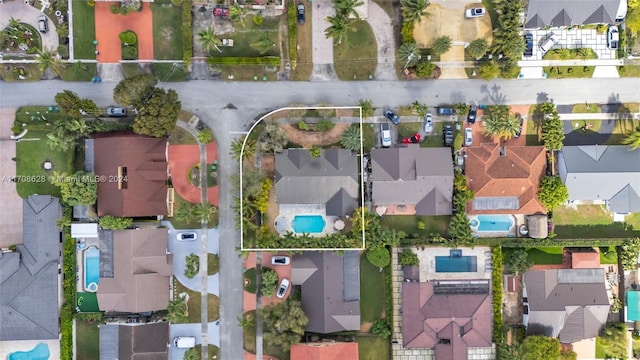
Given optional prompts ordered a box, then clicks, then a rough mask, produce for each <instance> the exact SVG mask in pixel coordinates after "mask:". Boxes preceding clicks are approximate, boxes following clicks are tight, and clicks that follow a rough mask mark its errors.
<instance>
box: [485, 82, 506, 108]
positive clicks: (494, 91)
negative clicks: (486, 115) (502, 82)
mask: <svg viewBox="0 0 640 360" xmlns="http://www.w3.org/2000/svg"><path fill="white" fill-rule="evenodd" d="M480 92H481V93H485V95H484V97H483V98H482V102H484V103H485V104H487V105H505V104H506V103H507V95H506V94H504V93H502V92H501V91H500V86H498V84H494V85H493V86H492V87H491V88H489V86H488V85H481V86H480Z"/></svg>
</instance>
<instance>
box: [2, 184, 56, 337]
mask: <svg viewBox="0 0 640 360" xmlns="http://www.w3.org/2000/svg"><path fill="white" fill-rule="evenodd" d="M61 216H62V207H61V206H60V202H59V201H58V199H57V198H54V197H51V196H49V195H31V196H29V197H28V198H27V199H25V200H24V205H23V207H22V217H23V226H24V230H23V234H24V241H23V244H22V245H17V250H18V251H17V252H10V253H0V321H1V323H0V341H5V340H45V339H58V334H59V329H58V288H59V286H58V263H59V261H60V246H61V245H60V241H61V240H60V239H61V237H60V229H58V227H57V226H56V220H57V219H58V218H60V217H61Z"/></svg>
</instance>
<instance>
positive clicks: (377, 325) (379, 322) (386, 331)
mask: <svg viewBox="0 0 640 360" xmlns="http://www.w3.org/2000/svg"><path fill="white" fill-rule="evenodd" d="M371 333H372V334H373V335H378V336H380V337H381V338H385V339H388V338H389V337H390V336H391V326H389V323H388V322H387V320H385V319H376V320H375V321H374V322H373V326H372V327H371Z"/></svg>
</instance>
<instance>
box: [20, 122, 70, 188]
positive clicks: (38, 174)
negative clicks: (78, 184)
mask: <svg viewBox="0 0 640 360" xmlns="http://www.w3.org/2000/svg"><path fill="white" fill-rule="evenodd" d="M25 139H26V140H25ZM29 139H34V140H33V141H29ZM46 139H47V132H45V131H37V130H29V132H28V133H27V135H26V136H25V137H24V138H22V141H20V142H19V143H17V144H16V158H17V160H16V173H17V175H18V177H17V178H18V182H17V184H16V188H17V191H18V195H20V196H21V197H23V198H26V197H28V196H29V195H32V194H40V195H53V196H57V197H59V196H60V189H59V188H58V187H56V186H54V185H53V184H51V183H50V182H49V181H48V180H47V177H48V176H50V175H53V172H52V171H46V170H44V169H43V168H42V163H44V162H45V161H46V160H49V161H51V162H52V163H53V170H55V171H58V172H66V173H73V172H74V169H73V158H74V149H71V150H68V151H58V150H51V148H50V147H49V146H48V145H47V140H46ZM21 179H23V181H20V180H21Z"/></svg>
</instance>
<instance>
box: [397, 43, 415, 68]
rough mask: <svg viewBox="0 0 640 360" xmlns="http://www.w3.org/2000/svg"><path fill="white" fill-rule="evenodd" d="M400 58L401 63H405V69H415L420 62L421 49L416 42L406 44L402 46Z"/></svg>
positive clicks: (399, 51) (399, 50)
mask: <svg viewBox="0 0 640 360" xmlns="http://www.w3.org/2000/svg"><path fill="white" fill-rule="evenodd" d="M398 56H400V61H402V62H403V63H404V67H403V68H404V69H406V68H408V67H413V66H416V65H417V64H418V62H419V61H420V57H421V55H420V49H418V45H417V44H416V43H415V42H406V43H404V44H402V45H400V48H399V49H398Z"/></svg>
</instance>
